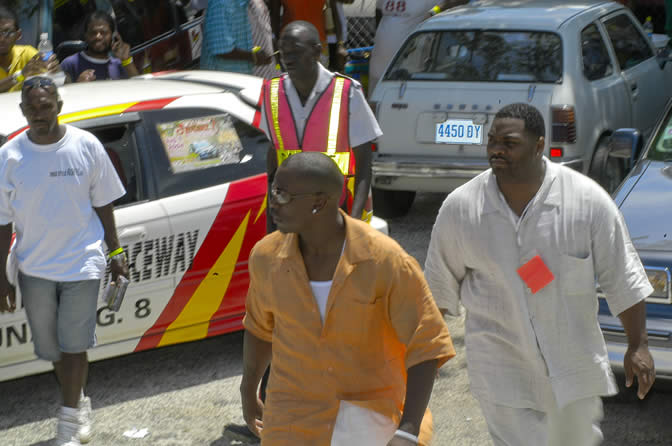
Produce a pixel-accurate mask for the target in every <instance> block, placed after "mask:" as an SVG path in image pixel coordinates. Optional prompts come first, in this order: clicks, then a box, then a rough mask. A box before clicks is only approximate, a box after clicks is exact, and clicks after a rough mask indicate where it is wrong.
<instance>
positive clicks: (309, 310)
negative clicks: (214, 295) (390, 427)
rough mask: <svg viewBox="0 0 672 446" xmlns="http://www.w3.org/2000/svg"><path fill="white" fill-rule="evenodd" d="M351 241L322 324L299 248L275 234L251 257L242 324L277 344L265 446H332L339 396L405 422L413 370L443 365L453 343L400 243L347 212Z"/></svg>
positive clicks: (416, 267) (286, 236)
mask: <svg viewBox="0 0 672 446" xmlns="http://www.w3.org/2000/svg"><path fill="white" fill-rule="evenodd" d="M343 215H344V217H345V221H346V244H345V250H344V253H343V256H342V257H341V260H340V262H339V264H338V267H337V268H336V272H335V273H334V278H333V283H332V288H331V292H330V294H329V298H328V301H327V310H326V315H325V318H324V324H323V323H322V321H321V318H320V313H319V309H318V307H317V303H316V302H315V298H314V297H313V294H312V291H311V289H310V284H309V281H308V276H307V273H306V269H305V266H304V263H303V258H302V256H301V253H300V250H299V247H298V236H297V235H295V234H281V233H280V232H274V233H273V234H270V235H268V236H266V237H265V238H264V239H263V240H261V241H260V242H259V243H258V244H257V245H256V246H255V248H254V249H253V252H252V254H251V256H250V263H249V270H250V288H249V292H248V296H247V303H246V306H247V314H246V316H245V319H244V321H243V323H244V325H245V329H246V330H247V331H249V332H250V333H251V334H253V335H254V336H256V337H258V338H260V339H262V340H265V341H267V342H272V344H273V357H272V364H273V366H272V367H271V376H270V379H269V384H268V389H267V401H266V405H265V409H264V430H263V433H262V439H263V441H264V443H265V444H272V445H284V444H288V445H289V444H292V445H294V444H310V445H317V446H319V445H329V444H330V441H331V435H332V432H333V424H334V421H335V419H336V416H337V413H338V408H339V402H340V401H349V402H351V403H354V404H357V405H359V406H362V407H365V408H368V409H371V410H375V411H377V412H379V413H381V414H383V415H386V416H388V417H389V418H390V419H392V420H394V422H395V423H398V422H399V420H400V417H401V412H402V410H403V402H404V398H405V394H406V370H407V369H408V368H409V367H412V366H414V365H417V364H419V363H421V362H424V361H428V360H434V359H436V360H438V365H439V366H441V365H443V364H444V363H445V362H446V361H447V360H448V359H449V358H451V357H453V356H454V355H455V351H454V349H453V345H452V342H451V339H450V334H449V333H448V328H447V327H446V324H445V322H444V321H443V318H442V317H441V314H440V313H439V310H438V308H437V307H436V304H435V303H434V298H433V297H432V294H431V292H430V290H429V287H428V286H427V283H426V282H425V279H424V275H423V273H422V270H421V269H420V266H419V265H418V263H417V262H416V261H415V259H414V258H413V257H411V256H410V255H408V254H407V253H406V252H405V251H404V250H403V249H402V248H401V247H400V246H399V245H398V244H397V243H396V242H395V241H394V240H392V239H391V238H389V237H387V236H385V235H383V234H381V233H379V232H378V231H376V230H375V229H372V228H371V227H370V225H368V224H366V223H363V222H361V221H358V220H355V219H352V218H350V217H347V216H345V214H343Z"/></svg>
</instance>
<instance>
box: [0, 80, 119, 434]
mask: <svg viewBox="0 0 672 446" xmlns="http://www.w3.org/2000/svg"><path fill="white" fill-rule="evenodd" d="M62 105H63V102H62V101H61V99H60V97H59V95H58V91H57V88H56V86H55V85H54V83H53V81H52V80H51V79H49V78H46V77H34V78H31V79H29V80H27V81H25V82H24V84H23V88H22V90H21V111H22V112H23V115H24V116H25V117H26V120H27V121H28V125H29V126H30V128H29V130H28V131H26V132H24V133H22V134H20V135H19V136H17V137H16V138H14V139H12V140H11V141H9V142H8V143H6V144H5V145H4V146H3V147H2V148H1V149H0V225H2V226H0V312H5V311H10V312H13V311H14V310H15V309H16V298H15V293H14V286H16V285H17V282H18V286H19V288H20V290H21V296H22V300H23V306H24V307H25V309H26V315H27V317H28V322H29V324H30V329H31V332H32V335H33V343H34V347H35V354H36V355H37V356H38V357H39V358H41V359H44V360H47V361H52V362H53V365H54V371H55V372H56V377H57V378H58V382H59V384H60V389H61V395H62V398H63V406H62V407H61V408H60V410H59V413H58V433H57V437H56V444H58V445H68V446H73V445H79V444H80V442H81V443H85V442H88V440H89V439H90V437H91V422H90V412H91V401H90V399H89V398H87V397H85V396H84V392H83V389H84V385H85V383H86V376H87V371H88V359H87V354H86V351H87V350H88V349H89V348H91V347H93V346H94V345H95V329H96V303H97V300H98V290H99V286H100V280H101V278H102V276H103V274H104V271H105V266H106V260H105V253H104V251H103V238H104V240H105V243H106V244H107V248H108V249H109V250H110V255H108V257H109V258H110V269H111V271H112V281H116V280H117V278H118V277H119V276H120V275H121V276H124V277H128V266H127V261H126V255H125V253H124V252H123V249H122V248H121V247H120V245H119V241H118V239H117V233H116V229H115V223H114V213H113V204H112V203H113V201H114V200H116V199H118V198H120V197H122V196H123V195H124V194H125V191H124V187H123V186H122V184H121V181H120V180H119V177H118V176H117V173H116V171H115V169H114V167H113V165H112V162H111V161H110V159H109V158H108V156H107V154H106V152H105V149H104V148H103V146H102V144H101V143H100V142H99V141H98V140H97V139H96V138H95V137H94V136H93V135H91V134H90V133H88V132H86V131H84V130H80V129H78V128H76V127H71V126H67V125H60V124H59V122H58V114H59V112H60V111H61V107H62ZM12 224H13V225H14V230H15V231H16V243H15V246H14V249H13V251H12V256H13V257H14V258H15V260H16V266H17V267H18V273H17V276H18V277H8V274H7V273H6V268H5V266H6V264H7V257H8V251H9V246H10V240H11V236H12ZM10 269H12V268H10ZM10 282H11V283H10Z"/></svg>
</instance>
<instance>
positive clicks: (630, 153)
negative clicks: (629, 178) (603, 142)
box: [608, 129, 643, 170]
mask: <svg viewBox="0 0 672 446" xmlns="http://www.w3.org/2000/svg"><path fill="white" fill-rule="evenodd" d="M642 146H643V139H642V135H641V134H640V133H639V130H637V129H618V130H616V131H615V132H614V133H612V134H611V137H610V138H609V142H608V147H609V156H611V157H614V158H621V159H623V160H626V162H627V164H628V170H630V169H632V167H633V166H634V165H635V161H637V159H638V158H639V155H640V153H641V152H642Z"/></svg>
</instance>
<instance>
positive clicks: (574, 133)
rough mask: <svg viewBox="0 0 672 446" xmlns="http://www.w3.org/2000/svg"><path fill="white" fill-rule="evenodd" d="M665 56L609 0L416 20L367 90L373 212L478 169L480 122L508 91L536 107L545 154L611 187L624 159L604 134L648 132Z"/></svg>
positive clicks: (476, 6) (534, 2) (494, 4)
mask: <svg viewBox="0 0 672 446" xmlns="http://www.w3.org/2000/svg"><path fill="white" fill-rule="evenodd" d="M666 62H667V60H666V58H665V57H664V56H662V55H661V56H657V55H656V49H655V48H654V46H653V44H652V43H651V41H650V40H649V39H648V38H647V36H646V35H645V34H644V32H643V30H642V28H641V26H640V25H639V23H638V22H637V20H636V19H635V17H634V16H633V15H632V13H631V12H630V11H629V10H628V9H626V8H624V7H623V6H622V5H620V4H618V3H615V2H609V1H596V0H579V1H576V0H570V1H568V2H565V3H563V4H562V5H560V4H558V2H557V1H550V0H531V1H525V2H521V1H508V0H496V1H494V0H489V1H488V0H484V1H478V2H471V3H470V4H468V5H464V6H462V7H458V8H455V9H452V10H449V11H446V12H445V13H443V14H439V15H437V16H435V17H433V18H431V19H429V20H427V21H425V22H424V23H423V24H421V25H420V26H419V27H418V28H417V29H416V30H415V32H414V33H412V34H411V35H410V36H409V37H408V38H407V40H406V42H405V43H404V45H402V47H401V49H400V50H399V51H398V52H397V54H396V56H395V58H394V59H393V61H392V62H391V63H390V65H389V66H388V67H387V70H386V73H385V76H384V77H383V80H382V82H380V83H379V84H378V86H377V87H376V89H375V91H374V92H373V94H372V96H371V101H372V106H373V108H374V110H375V111H376V115H377V117H378V121H379V123H380V126H381V128H382V130H383V133H384V134H383V136H382V137H380V138H379V140H378V145H377V148H376V152H375V155H374V163H373V174H374V182H373V186H374V206H375V209H376V213H377V214H378V215H387V216H389V217H391V216H395V215H403V214H404V213H406V212H407V211H408V209H409V208H410V206H411V204H412V202H413V198H414V195H415V192H416V191H434V192H449V191H451V190H453V189H454V188H455V187H457V186H459V185H460V184H462V183H464V182H466V181H468V180H469V179H471V178H473V177H474V176H476V175H477V174H478V173H480V172H481V171H483V170H485V169H487V168H488V167H489V165H488V160H487V158H486V137H487V133H488V130H489V127H490V125H491V124H492V120H493V118H494V115H495V113H497V111H498V110H499V109H500V108H501V107H503V106H504V105H507V104H510V103H513V102H527V103H530V104H532V105H534V106H536V107H537V108H538V109H539V110H540V111H541V113H542V114H543V116H544V118H545V121H546V141H547V144H546V149H545V153H546V156H548V157H549V158H550V159H552V160H553V161H555V162H558V163H562V164H566V165H569V166H571V167H573V168H575V169H577V170H579V171H581V172H583V173H586V174H589V175H591V176H593V177H594V178H596V179H597V180H598V181H599V182H600V183H601V184H602V185H603V186H604V187H605V188H606V189H607V190H610V191H611V190H613V189H615V187H616V186H617V185H618V184H619V183H620V181H621V179H622V178H623V175H624V162H623V160H622V159H619V158H615V157H611V156H609V147H608V145H607V138H608V136H609V135H610V134H611V132H613V131H614V130H615V129H618V128H623V127H634V128H638V129H640V131H642V133H643V134H644V135H645V136H648V135H649V134H650V132H651V130H652V128H653V125H654V124H655V122H656V118H657V116H659V115H660V113H662V111H663V109H664V108H665V104H666V102H667V100H668V98H669V97H670V95H671V93H672V63H669V64H668V63H666Z"/></svg>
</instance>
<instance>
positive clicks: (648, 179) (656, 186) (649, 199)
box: [616, 161, 672, 251]
mask: <svg viewBox="0 0 672 446" xmlns="http://www.w3.org/2000/svg"><path fill="white" fill-rule="evenodd" d="M640 172H641V173H639V179H638V180H637V181H636V182H635V183H634V185H633V186H632V188H631V189H630V191H629V192H628V193H627V196H626V197H625V199H624V200H623V202H622V203H621V206H620V209H621V212H622V213H623V217H625V221H626V223H627V225H628V230H629V231H630V238H631V239H632V242H633V243H634V245H635V247H636V248H637V249H638V250H648V251H672V205H671V203H672V163H669V162H668V163H665V162H661V161H646V165H644V166H642V169H641V171H640ZM619 192H623V191H619ZM616 201H617V202H618V197H616Z"/></svg>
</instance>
